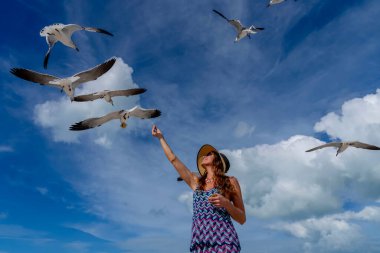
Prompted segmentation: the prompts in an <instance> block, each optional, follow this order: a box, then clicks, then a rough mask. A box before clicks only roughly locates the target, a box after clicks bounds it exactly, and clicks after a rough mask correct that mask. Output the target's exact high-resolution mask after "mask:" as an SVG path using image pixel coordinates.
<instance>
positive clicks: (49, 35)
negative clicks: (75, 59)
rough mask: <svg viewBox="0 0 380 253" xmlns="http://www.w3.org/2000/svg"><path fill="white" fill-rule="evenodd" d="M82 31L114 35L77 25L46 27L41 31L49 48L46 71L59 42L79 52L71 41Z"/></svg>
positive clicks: (45, 60)
mask: <svg viewBox="0 0 380 253" xmlns="http://www.w3.org/2000/svg"><path fill="white" fill-rule="evenodd" d="M80 30H84V31H89V32H97V33H103V34H107V35H110V36H113V34H112V33H110V32H107V31H106V30H103V29H100V28H93V27H84V26H80V25H76V24H68V25H64V24H53V25H49V26H45V27H44V28H42V29H41V31H40V35H41V37H46V43H47V44H48V46H49V49H48V51H47V53H46V54H45V58H44V68H45V69H46V68H47V64H48V61H49V55H50V51H51V49H52V48H53V47H54V45H55V43H57V41H60V42H61V43H62V44H64V45H65V46H68V47H71V48H73V49H75V50H77V51H79V49H78V47H77V46H76V45H75V43H74V42H73V41H72V40H71V35H73V33H74V32H76V31H80Z"/></svg>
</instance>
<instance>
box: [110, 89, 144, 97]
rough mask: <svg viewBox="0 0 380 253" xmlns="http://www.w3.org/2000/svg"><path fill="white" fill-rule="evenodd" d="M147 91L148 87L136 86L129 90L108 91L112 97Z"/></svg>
mask: <svg viewBox="0 0 380 253" xmlns="http://www.w3.org/2000/svg"><path fill="white" fill-rule="evenodd" d="M145 91H146V89H143V88H136V89H128V90H113V91H110V92H108V94H109V95H110V96H111V97H117V96H125V97H128V96H132V95H138V94H141V93H144V92H145Z"/></svg>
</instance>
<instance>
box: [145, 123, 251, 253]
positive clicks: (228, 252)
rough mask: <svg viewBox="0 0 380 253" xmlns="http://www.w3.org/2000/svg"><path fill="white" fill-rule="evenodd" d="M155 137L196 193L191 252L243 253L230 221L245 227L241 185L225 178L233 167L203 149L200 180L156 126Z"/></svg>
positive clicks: (199, 161) (199, 158)
mask: <svg viewBox="0 0 380 253" xmlns="http://www.w3.org/2000/svg"><path fill="white" fill-rule="evenodd" d="M152 135H153V136H154V137H157V138H158V139H159V141H160V144H161V146H162V149H163V150H164V153H165V155H166V157H167V158H168V160H169V161H170V162H171V163H172V165H173V166H174V168H175V169H176V170H177V172H178V173H179V175H180V177H181V178H182V179H183V180H184V181H185V182H186V183H187V184H188V185H189V187H190V188H191V189H192V190H193V191H194V193H193V225H192V238H191V245H190V251H191V252H197V253H201V252H204V253H205V252H207V253H214V252H225V253H236V252H240V243H239V239H238V236H237V233H236V231H235V228H234V226H233V224H232V221H231V217H232V218H233V219H234V220H235V221H237V222H239V223H240V224H244V223H245V209H244V203H243V198H242V194H241V190H240V186H239V182H238V181H237V179H236V178H234V177H228V176H226V175H225V173H227V171H228V169H229V167H230V164H229V161H228V159H227V157H226V156H225V155H224V154H222V153H220V152H218V151H217V150H216V149H215V148H214V147H212V146H211V145H207V144H206V145H203V146H202V147H201V148H200V150H199V152H198V155H197V166H198V170H199V174H200V177H197V176H196V175H195V174H193V173H192V172H191V171H190V170H189V169H188V168H187V167H186V166H185V165H184V164H183V163H182V162H181V161H180V160H179V159H178V158H177V156H176V155H175V154H174V153H173V151H172V150H171V149H170V147H169V145H168V144H167V142H166V141H165V139H164V136H163V135H162V132H161V131H160V130H159V129H158V128H157V127H156V126H155V125H153V128H152Z"/></svg>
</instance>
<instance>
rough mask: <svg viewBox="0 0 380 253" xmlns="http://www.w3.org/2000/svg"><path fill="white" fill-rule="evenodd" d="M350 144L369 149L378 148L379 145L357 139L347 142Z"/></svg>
mask: <svg viewBox="0 0 380 253" xmlns="http://www.w3.org/2000/svg"><path fill="white" fill-rule="evenodd" d="M349 145H350V146H353V147H355V148H364V149H370V150H380V148H379V147H377V146H374V145H370V144H367V143H363V142H359V141H354V142H350V143H349Z"/></svg>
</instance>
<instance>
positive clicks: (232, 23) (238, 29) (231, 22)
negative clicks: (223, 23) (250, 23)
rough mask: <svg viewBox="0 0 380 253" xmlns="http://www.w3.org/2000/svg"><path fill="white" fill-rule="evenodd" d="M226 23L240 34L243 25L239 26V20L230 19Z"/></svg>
mask: <svg viewBox="0 0 380 253" xmlns="http://www.w3.org/2000/svg"><path fill="white" fill-rule="evenodd" d="M228 23H230V24H231V25H233V26H234V27H235V28H236V30H237V31H238V32H240V31H241V30H243V25H242V24H241V22H240V20H237V19H232V20H230V21H228Z"/></svg>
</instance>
